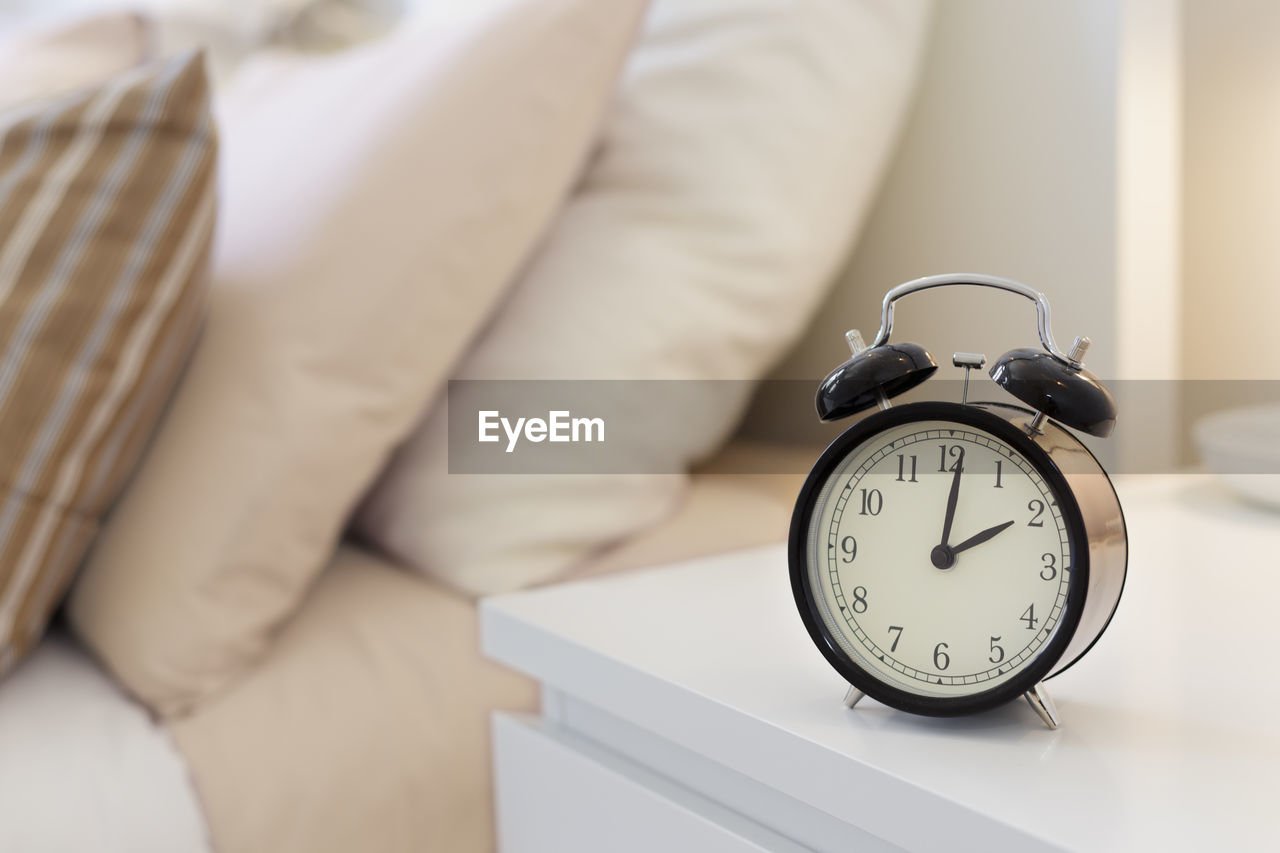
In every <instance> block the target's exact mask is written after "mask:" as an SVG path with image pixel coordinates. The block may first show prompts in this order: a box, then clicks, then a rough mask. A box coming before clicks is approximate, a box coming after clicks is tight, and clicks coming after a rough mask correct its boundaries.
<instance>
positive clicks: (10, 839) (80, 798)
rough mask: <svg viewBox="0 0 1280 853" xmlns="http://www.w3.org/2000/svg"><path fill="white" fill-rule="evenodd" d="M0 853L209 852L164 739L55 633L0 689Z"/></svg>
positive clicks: (187, 784) (182, 767) (191, 796)
mask: <svg viewBox="0 0 1280 853" xmlns="http://www.w3.org/2000/svg"><path fill="white" fill-rule="evenodd" d="M0 850H5V851H21V853H68V851H90V850H92V851H95V853H175V851H181V853H201V851H207V850H210V846H209V839H208V830H207V828H206V826H205V823H204V816H203V813H202V811H201V808H200V804H199V802H198V800H197V798H196V792H195V789H194V788H193V786H192V784H191V780H190V778H189V777H188V774H187V765H186V762H185V761H184V760H183V758H182V757H181V755H180V754H179V753H178V751H177V750H176V749H175V748H174V746H173V743H172V742H171V739H170V736H169V733H168V732H167V731H166V730H165V728H164V727H163V726H161V725H160V724H159V723H158V722H156V721H155V719H154V718H152V717H151V715H150V714H149V713H148V712H147V709H146V708H144V707H143V706H142V705H140V704H138V703H137V702H135V701H133V700H131V699H129V698H128V697H127V696H125V694H124V692H123V691H121V689H120V688H119V687H118V686H116V685H115V684H114V683H113V682H112V681H111V679H110V678H108V677H107V675H106V674H105V673H104V672H102V670H101V669H100V668H99V667H98V666H97V665H96V664H95V663H94V662H93V661H92V660H91V659H90V658H89V656H88V655H87V654H86V653H85V652H84V650H83V649H82V648H80V647H79V646H78V645H77V644H76V643H75V642H74V641H73V640H72V639H71V638H70V637H68V636H67V635H66V634H65V633H63V632H61V631H57V630H54V631H51V632H50V634H49V636H48V637H46V638H45V640H44V642H42V643H41V644H40V647H39V648H38V649H36V650H35V652H33V653H32V655H31V656H30V657H29V658H28V659H27V660H25V661H23V662H22V664H21V665H19V667H18V668H17V669H16V670H15V671H14V672H13V674H12V675H11V676H10V677H9V678H7V679H5V681H4V682H3V683H0Z"/></svg>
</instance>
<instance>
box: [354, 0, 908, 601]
mask: <svg viewBox="0 0 1280 853" xmlns="http://www.w3.org/2000/svg"><path fill="white" fill-rule="evenodd" d="M926 12H927V4H926V2H925V0H908V2H902V0H794V2H779V0H657V2H656V3H655V5H654V7H653V10H652V13H651V15H650V17H649V19H648V23H647V27H646V30H645V32H644V34H643V36H642V38H641V41H640V43H639V44H638V46H637V47H636V48H635V50H634V51H633V53H632V56H631V58H630V61H629V63H628V66H627V69H626V71H625V73H624V79H623V83H622V84H621V92H620V96H619V100H618V103H617V105H616V106H615V108H614V110H613V112H612V113H611V115H610V118H609V123H608V125H607V127H606V130H605V134H604V136H605V143H604V146H603V150H602V151H601V152H600V155H599V157H598V158H597V159H596V161H595V162H594V163H593V166H592V169H591V171H590V172H589V173H588V175H587V176H586V179H585V181H584V182H583V184H582V185H581V186H580V187H579V189H578V191H577V193H576V194H575V196H574V197H573V199H572V201H571V202H570V203H569V205H568V206H567V209H566V210H565V211H564V212H563V213H562V214H561V216H560V218H559V220H558V222H557V224H556V227H555V230H554V231H553V232H552V233H551V235H550V237H549V238H548V240H547V242H546V244H545V245H544V246H543V248H542V250H541V252H540V254H539V256H538V257H537V259H536V260H535V262H534V263H533V264H532V266H531V267H530V268H529V270H528V271H527V272H526V273H525V275H524V277H523V279H522V280H521V282H520V284H519V286H518V287H517V288H516V290H515V291H514V292H513V294H512V296H511V298H510V299H508V300H507V301H506V302H505V303H504V305H503V308H502V311H501V313H500V314H499V315H498V316H497V318H496V319H495V321H494V322H493V323H492V324H491V325H490V326H489V327H488V329H487V331H486V333H485V335H484V337H483V338H482V339H481V340H480V341H479V342H478V343H477V345H476V346H475V347H473V348H472V350H471V352H470V354H469V355H468V357H467V360H466V361H465V362H464V363H463V364H462V365H461V366H460V367H459V369H458V371H457V373H456V376H457V378H460V379H682V380H698V379H755V378H758V377H759V376H760V375H761V374H762V373H763V372H764V371H765V370H766V369H767V368H768V367H769V366H770V365H771V364H772V362H774V361H775V360H776V359H777V358H778V357H780V355H781V354H782V353H783V351H784V350H785V348H786V347H787V346H788V344H789V343H790V342H791V341H792V340H793V339H794V338H795V336H796V335H797V334H799V332H800V330H801V329H802V328H803V327H804V326H805V324H806V322H807V320H808V318H809V316H810V314H811V313H812V312H813V311H814V310H815V308H816V306H817V304H818V301H819V299H820V297H821V295H822V293H823V291H824V289H825V287H826V285H827V282H828V280H829V279H830V278H831V277H832V275H833V273H834V272H835V269H836V266H837V264H838V262H839V261H840V260H841V258H842V255H843V254H844V252H845V251H846V249H847V247H848V245H849V242H850V241H851V239H852V237H853V235H854V234H855V232H856V229H857V225H858V223H859V222H860V220H861V218H862V216H863V213H864V212H865V211H866V209H867V207H868V205H869V203H870V201H871V197H872V194H873V193H874V191H875V188H876V183H877V179H878V177H879V175H880V173H881V171H882V169H883V167H884V165H885V162H886V160H887V158H888V154H889V151H890V148H891V146H892V143H893V141H894V139H895V137H896V132H897V128H898V125H899V124H900V122H901V119H902V116H903V114H904V111H905V107H906V105H907V102H908V99H909V96H910V92H911V88H912V83H913V80H914V76H915V68H916V64H917V62H916V60H917V57H918V55H919V52H920V49H921V46H922V41H923V38H924V31H925V24H926V18H927V15H926ZM713 390H714V391H715V392H716V393H710V392H712V391H713ZM750 390H751V389H750V386H749V384H748V383H722V384H721V385H719V386H717V387H716V388H715V389H712V388H711V387H710V386H709V385H708V386H707V387H704V388H701V389H699V392H698V394H696V395H690V399H689V400H688V403H687V405H684V406H681V407H680V408H679V410H678V411H666V410H660V409H659V410H650V411H637V412H636V418H637V419H639V421H638V422H637V423H636V424H633V427H635V428H634V429H632V430H631V432H632V433H635V434H645V435H649V436H651V437H652V438H651V446H650V447H648V448H646V450H647V452H648V455H649V456H650V457H651V458H652V459H654V460H655V466H656V467H655V468H654V469H653V470H664V471H681V470H684V469H685V467H687V465H688V464H689V463H690V462H691V461H693V460H696V459H698V458H700V457H702V456H705V455H706V454H708V453H709V452H710V451H712V450H713V449H714V448H715V447H716V446H717V445H718V444H720V442H721V441H722V440H723V439H724V438H725V436H726V435H727V433H728V432H729V431H730V430H731V429H732V428H733V426H734V424H735V422H736V421H737V418H738V417H739V414H740V412H741V410H742V409H743V407H744V406H745V404H746V397H747V395H748V394H749V393H750ZM623 393H625V391H624V392H623ZM447 426H448V418H447V412H446V411H445V410H444V407H443V406H441V407H437V408H436V409H434V410H433V411H432V412H431V414H430V416H429V418H428V419H427V420H426V422H425V423H424V425H423V426H422V427H421V428H420V429H419V430H418V432H417V433H416V434H415V435H414V437H413V439H412V440H411V441H410V442H409V443H408V444H407V445H406V446H405V447H404V448H402V449H401V450H400V451H399V453H398V454H397V455H396V457H395V459H394V461H393V462H392V464H391V465H390V466H389V468H388V470H387V471H386V473H385V474H384V475H383V477H382V479H381V481H380V482H379V484H378V485H377V487H376V488H375V489H374V491H373V492H372V494H371V496H370V497H369V499H368V500H367V502H366V503H365V504H364V506H363V509H362V511H361V513H360V515H359V517H358V521H357V528H358V531H359V532H360V533H361V534H362V536H363V537H365V538H367V539H369V540H370V541H372V542H373V543H375V544H377V545H378V546H380V547H381V548H383V549H385V550H387V551H389V552H390V553H391V554H392V555H394V556H395V557H397V558H399V559H400V560H402V561H404V562H406V563H408V564H410V565H412V566H414V567H415V568H416V569H418V570H419V571H422V572H425V573H427V574H430V575H433V576H435V577H437V578H440V579H441V580H444V581H446V582H447V583H449V584H451V585H453V586H455V587H457V588H459V589H462V590H465V591H467V592H471V593H474V594H485V593H493V592H499V591H504V590H509V589H513V588H516V587H521V586H525V585H527V584H531V583H535V582H541V581H546V580H549V579H551V578H553V577H555V576H557V575H558V574H560V573H561V572H563V571H564V570H566V569H568V568H569V567H571V566H573V565H575V564H577V563H580V562H582V561H583V560H585V559H586V558H587V557H588V556H589V555H591V554H592V553H593V552H595V551H597V550H599V549H600V548H602V547H603V546H605V545H607V544H609V543H610V542H613V541H615V540H617V539H619V538H621V537H624V536H627V535H629V534H630V533H632V532H634V531H636V530H638V529H640V528H642V527H645V526H647V525H650V524H652V523H653V522H655V521H656V520H657V519H659V518H661V517H662V516H664V515H666V514H668V513H669V512H670V511H671V510H672V508H673V506H674V505H675V503H676V502H677V501H678V500H679V495H680V491H681V486H682V478H681V477H680V476H677V475H583V476H577V475H574V476H570V475H557V476H533V475H493V474H486V475H465V476H464V475H457V474H454V475H450V474H449V473H448V471H449V459H448V452H447V431H448V430H447Z"/></svg>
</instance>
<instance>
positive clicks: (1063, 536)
mask: <svg viewBox="0 0 1280 853" xmlns="http://www.w3.org/2000/svg"><path fill="white" fill-rule="evenodd" d="M961 285H965V286H978V287H988V288H996V289H998V290H1002V291H1006V292H1008V293H1013V294H1017V295H1020V296H1023V297H1026V298H1027V299H1029V300H1031V301H1032V302H1034V303H1035V306H1036V311H1037V317H1038V331H1039V337H1040V346H1039V347H1030V348H1024V349H1015V350H1012V351H1011V352H1007V353H1005V354H1004V355H1002V356H1001V357H1000V358H999V359H997V360H996V362H995V364H994V365H993V366H992V368H991V370H990V375H991V378H992V379H994V380H995V382H996V384H997V385H998V386H1000V388H1002V389H1003V390H1004V391H1005V392H1008V394H1009V395H1011V396H1012V397H1013V398H1014V400H1015V401H1016V403H1015V402H1009V403H1005V402H970V401H969V400H968V389H969V373H970V371H971V370H973V369H974V368H980V367H983V366H984V365H985V363H986V359H985V357H984V356H982V355H981V354H975V353H956V354H955V355H954V357H953V364H954V365H956V366H957V367H961V368H964V370H965V374H964V376H965V381H964V388H963V391H962V394H961V398H960V400H959V401H952V400H936V401H926V402H914V403H907V404H903V405H896V406H895V405H893V404H892V403H891V402H890V400H891V399H892V398H893V397H895V396H897V395H899V394H901V393H903V392H904V391H907V390H909V389H911V388H913V387H915V386H917V385H919V384H920V383H922V382H924V381H925V380H926V379H928V378H929V377H930V376H931V375H932V374H933V373H934V372H935V371H936V370H937V368H938V365H937V363H936V362H935V361H934V359H933V357H932V356H931V355H930V354H929V353H928V352H927V351H926V350H925V349H924V348H923V347H921V346H920V345H918V344H913V343H905V342H898V343H891V342H890V340H889V338H890V335H891V333H892V331H893V311H894V304H895V303H896V302H897V301H898V300H899V299H902V298H903V297H904V296H907V295H909V294H912V293H917V292H920V291H924V290H928V289H931V288H937V287H950V286H961ZM846 337H847V339H848V342H849V345H850V348H851V349H852V351H853V354H852V357H851V358H850V359H849V360H848V361H846V362H845V363H844V364H842V365H840V366H839V367H837V368H836V369H835V370H833V371H832V372H831V373H830V374H829V375H828V376H827V377H826V379H824V380H823V382H822V384H821V385H820V386H819V388H818V392H817V399H816V405H817V410H818V417H819V418H821V419H822V420H824V421H834V420H839V419H842V418H847V417H850V416H852V415H855V414H857V413H859V412H862V411H864V410H867V409H871V408H873V407H874V408H877V409H878V411H875V412H873V413H872V414H869V415H867V416H866V417H864V418H862V419H861V420H859V421H858V422H856V423H855V424H854V425H853V426H852V427H850V428H849V429H848V430H846V431H845V432H844V433H843V434H842V435H840V437H839V438H837V439H836V440H835V441H834V442H832V444H831V446H830V447H828V448H827V449H826V451H825V452H823V454H822V456H821V457H820V458H819V459H818V461H817V463H816V464H815V465H814V466H813V470H812V471H810V473H809V476H808V478H807V479H806V481H805V484H804V487H803V488H802V489H801V490H800V496H799V498H798V499H797V501H796V507H795V512H794V514H793V516H792V521H791V532H790V539H789V546H788V549H789V550H788V557H789V562H790V571H791V585H792V591H793V593H794V596H795V602H796V607H797V608H798V610H799V612H800V617H801V619H802V620H803V621H804V625H805V627H806V628H807V629H808V632H809V635H810V637H811V638H812V640H813V642H814V643H815V644H816V645H817V647H818V649H819V651H820V652H821V653H822V654H823V656H824V657H825V658H826V659H827V661H828V662H829V663H830V664H831V666H832V667H834V668H835V670H836V671H837V672H838V673H839V674H840V675H841V676H843V677H844V679H845V680H846V681H848V683H849V685H850V686H849V688H848V692H847V693H846V696H845V704H846V705H847V706H848V707H850V708H852V707H854V706H855V705H856V704H857V703H858V701H859V700H860V699H862V698H863V697H864V696H871V697H872V698H874V699H876V700H878V701H880V702H882V703H884V704H885V705H889V706H891V707H893V708H896V709H899V710H901V711H907V712H910V713H914V714H925V715H929V716H956V715H960V714H970V713H975V712H978V711H983V710H986V709H989V708H993V707H995V706H997V705H1001V704H1003V703H1005V702H1008V701H1010V700H1012V699H1016V698H1017V697H1018V696H1023V697H1025V698H1026V699H1027V701H1028V703H1029V704H1030V705H1031V707H1032V708H1033V709H1034V710H1035V711H1036V713H1037V714H1038V715H1039V716H1040V718H1041V720H1043V721H1044V723H1045V724H1046V725H1047V726H1049V727H1050V728H1057V726H1058V723H1059V717H1058V712H1057V709H1056V708H1055V707H1054V704H1053V701H1052V699H1051V698H1050V696H1049V694H1048V692H1047V691H1046V690H1045V687H1044V682H1045V681H1046V680H1048V679H1049V678H1051V677H1053V676H1054V675H1057V674H1058V673H1060V672H1062V671H1063V670H1065V669H1066V668H1068V667H1069V666H1071V665H1072V664H1074V663H1075V662H1076V661H1078V660H1079V659H1080V658H1081V657H1082V656H1083V655H1084V654H1085V653H1086V652H1088V651H1089V649H1090V648H1091V647H1092V646H1093V644H1094V643H1096V642H1097V640H1098V638H1099V637H1100V636H1101V635H1102V633H1103V631H1105V630H1106V627H1107V625H1108V623H1109V622H1110V620H1111V617H1112V615H1113V614H1114V613H1115V610H1116V606H1117V605H1118V604H1119V602H1120V595H1121V592H1122V591H1123V588H1124V579H1125V571H1126V568H1127V563H1128V537H1127V534H1126V530H1125V523H1124V514H1123V512H1122V510H1121V508H1120V501H1119V498H1118V497H1117V496H1116V492H1115V489H1114V488H1113V487H1112V484H1111V480H1110V479H1109V478H1108V476H1107V474H1106V472H1105V471H1104V470H1103V468H1102V466H1101V465H1100V464H1099V463H1098V461H1097V459H1096V458H1094V456H1093V454H1092V453H1090V451H1089V450H1088V448H1086V447H1085V446H1084V445H1083V444H1082V443H1081V442H1080V441H1079V439H1077V438H1076V436H1075V435H1074V434H1073V433H1072V430H1076V431H1080V432H1084V433H1088V434H1090V435H1094V436H1100V437H1105V436H1107V435H1109V434H1110V433H1111V431H1112V429H1113V427H1114V426H1115V420H1116V403H1115V399H1114V397H1112V395H1111V393H1110V392H1109V391H1108V390H1107V389H1106V387H1105V386H1104V385H1103V384H1102V383H1101V382H1100V381H1099V380H1098V378H1097V377H1096V376H1094V375H1093V374H1092V373H1090V372H1089V371H1088V370H1086V369H1085V367H1084V364H1083V363H1082V361H1081V359H1082V358H1083V356H1084V354H1085V351H1086V349H1087V348H1088V346H1089V339H1088V338H1084V337H1079V338H1076V339H1075V343H1074V345H1073V346H1072V348H1071V350H1070V351H1069V352H1066V353H1064V352H1062V351H1061V350H1060V349H1059V348H1058V347H1057V345H1056V344H1055V343H1054V339H1053V334H1052V331H1051V327H1050V315H1049V303H1048V301H1047V300H1046V299H1045V297H1044V295H1043V294H1042V293H1040V292H1039V291H1037V290H1035V289H1034V288H1031V287H1029V286H1027V285H1025V284H1022V283H1021V282H1017V281H1012V280H1010V279H1006V278H1000V277H996V276H989V275H975V274H956V275H940V276H929V277H926V278H921V279H917V280H915V281H911V282H907V283H905V284H902V285H899V286H897V287H895V288H893V289H892V290H890V291H889V292H888V293H887V294H886V295H885V298H884V302H883V305H882V308H881V317H880V331H879V332H878V333H877V335H876V337H875V339H874V340H873V341H872V343H871V345H870V346H869V347H868V346H865V345H864V344H863V340H862V337H861V335H860V334H859V333H858V332H857V331H856V330H854V331H851V332H849V333H847V335H846ZM1017 403H1020V404H1022V405H1018V404H1017Z"/></svg>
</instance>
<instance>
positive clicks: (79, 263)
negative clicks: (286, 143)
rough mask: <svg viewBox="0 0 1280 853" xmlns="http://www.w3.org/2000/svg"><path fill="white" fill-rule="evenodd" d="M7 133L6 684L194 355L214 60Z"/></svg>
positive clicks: (1, 161)
mask: <svg viewBox="0 0 1280 853" xmlns="http://www.w3.org/2000/svg"><path fill="white" fill-rule="evenodd" d="M15 112H16V113H18V115H16V116H15ZM6 116H8V120H7V121H6ZM0 134H2V138H0V483H2V484H3V487H2V488H0V675H3V674H4V672H5V671H7V670H8V669H9V668H10V667H12V665H13V664H14V663H16V662H17V661H18V660H19V659H20V658H21V657H22V655H23V654H24V653H25V652H26V651H27V650H29V649H30V648H31V646H32V645H34V643H35V642H36V640H37V639H39V637H40V635H41V633H42V631H43V630H44V626H45V623H46V621H47V620H48V618H49V614H50V613H51V612H52V610H53V608H54V606H55V605H56V604H57V603H58V601H59V599H60V598H61V596H62V593H63V591H64V590H65V589H66V585H67V584H68V583H69V582H70V580H71V576H72V573H73V572H74V570H75V568H76V566H77V565H78V564H79V563H80V559H81V557H82V556H83V555H84V553H85V550H86V548H88V546H89V543H90V541H91V540H92V539H93V536H94V534H95V533H96V532H97V529H98V524H99V518H100V517H101V515H102V513H103V512H105V511H106V509H107V507H108V506H109V505H110V504H111V502H112V501H113V500H114V499H115V497H116V495H117V494H118V493H119V491H120V489H121V488H122V487H123V485H124V483H125V480H126V478H127V477H128V476H129V474H130V473H131V471H132V469H133V467H134V463H135V462H136V460H137V459H138V456H139V454H140V452H141V449H142V445H143V443H144V442H145V440H146V439H147V437H148V436H149V435H150V432H151V428H152V427H153V426H154V424H155V423H156V421H157V419H158V418H159V416H160V411H161V408H162V407H163V405H164V404H165V401H166V400H167V398H168V396H169V392H170V390H171V389H172V388H173V385H174V382H175V381H176V378H177V374H178V371H179V368H180V366H181V365H182V364H183V362H184V361H185V358H186V355H187V353H188V352H189V351H190V349H191V346H192V344H193V342H194V341H195V338H196V332H197V330H198V328H199V323H200V318H201V314H202V309H203V307H204V285H205V281H206V279H205V272H206V269H205V260H206V256H207V250H208V247H209V242H210V238H211V235H212V233H213V219H214V162H215V136H214V131H213V123H212V116H211V112H210V106H209V94H208V90H207V87H206V82H205V76H204V65H203V58H202V57H201V56H199V55H198V54H188V55H187V56H185V57H180V58H177V59H174V60H170V61H167V62H163V63H159V64H156V65H153V66H148V67H146V68H144V69H140V70H139V71H137V72H130V73H127V74H125V75H123V76H121V77H117V78H113V79H112V80H111V81H109V82H108V83H105V84H103V85H102V86H100V87H96V88H91V89H88V90H85V91H83V92H81V93H79V94H76V95H71V96H68V97H67V98H65V99H62V100H57V101H53V102H49V103H46V104H41V105H37V106H34V107H32V108H30V109H25V110H19V111H11V112H10V113H8V114H0Z"/></svg>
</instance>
